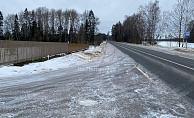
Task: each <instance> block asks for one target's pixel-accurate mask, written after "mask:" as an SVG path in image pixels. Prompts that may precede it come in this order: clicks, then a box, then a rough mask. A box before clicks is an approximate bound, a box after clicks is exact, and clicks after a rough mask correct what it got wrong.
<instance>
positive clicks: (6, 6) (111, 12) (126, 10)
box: [0, 0, 176, 33]
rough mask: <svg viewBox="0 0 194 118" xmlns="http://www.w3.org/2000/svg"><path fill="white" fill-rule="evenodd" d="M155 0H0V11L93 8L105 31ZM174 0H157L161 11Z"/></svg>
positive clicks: (81, 11)
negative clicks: (43, 8) (40, 8)
mask: <svg viewBox="0 0 194 118" xmlns="http://www.w3.org/2000/svg"><path fill="white" fill-rule="evenodd" d="M149 1H155V0H1V4H0V11H2V13H3V15H4V17H6V16H7V15H8V14H16V13H19V12H20V11H23V10H24V9H25V8H28V10H33V9H36V8H38V7H47V8H49V9H51V8H54V9H56V10H57V9H63V10H65V9H75V10H77V12H78V13H83V12H84V11H85V10H91V9H92V10H93V11H94V14H95V15H96V16H97V17H99V18H100V22H101V23H100V26H98V27H99V32H101V33H107V32H108V31H111V27H112V25H113V24H115V23H116V22H118V21H121V22H123V20H124V16H125V15H132V14H133V13H136V12H137V10H138V7H139V6H140V5H144V4H147V3H148V2H149ZM175 2H176V0H159V4H160V7H161V9H162V11H164V10H171V9H172V6H173V5H174V4H175Z"/></svg>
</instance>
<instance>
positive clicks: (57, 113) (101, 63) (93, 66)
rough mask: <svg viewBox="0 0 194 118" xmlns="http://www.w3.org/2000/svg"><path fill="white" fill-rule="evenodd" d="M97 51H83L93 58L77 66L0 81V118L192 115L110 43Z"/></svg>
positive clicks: (185, 117)
mask: <svg viewBox="0 0 194 118" xmlns="http://www.w3.org/2000/svg"><path fill="white" fill-rule="evenodd" d="M103 47H106V48H103ZM92 50H95V49H94V48H93V49H92ZM97 50H100V52H101V53H99V52H98V51H97V52H96V51H95V52H96V53H95V54H94V53H91V52H90V51H86V52H85V53H86V55H87V56H88V55H93V56H91V57H94V55H96V58H95V59H94V60H90V59H89V60H90V61H89V62H88V60H87V61H86V62H84V63H80V64H79V65H77V64H76V63H75V64H74V65H72V66H65V67H68V68H65V67H64V68H63V67H61V68H59V69H56V70H49V69H48V70H47V71H41V73H34V74H27V75H26V74H24V75H22V76H18V77H17V76H13V77H1V78H0V82H1V86H0V113H1V114H0V118H1V117H24V118H26V117H70V118H80V117H82V118H83V117H84V118H85V117H92V118H93V117H95V118H102V117H111V118H112V117H119V118H123V117H126V118H150V117H156V118H177V117H180V118H192V117H193V116H194V106H192V105H191V104H190V103H188V102H187V101H185V100H184V99H183V98H182V97H180V96H179V95H177V94H176V93H175V92H174V91H172V90H171V89H170V88H169V87H167V86H166V85H165V84H163V83H162V82H161V81H160V80H159V79H158V78H157V77H155V76H154V75H152V74H151V73H149V71H147V70H146V69H144V68H143V67H141V65H139V64H137V63H136V62H135V61H134V60H133V59H131V58H129V57H128V56H127V55H125V54H123V53H122V52H120V51H119V50H118V49H116V48H115V47H113V46H112V45H110V44H102V45H101V47H99V48H98V49H97ZM103 53H104V54H103ZM102 54H103V55H102ZM76 55H77V54H76ZM78 55H79V57H80V53H78ZM81 55H82V54H81ZM81 57H82V58H84V60H85V56H83V55H82V56H81ZM64 59H65V58H64ZM80 61H81V62H82V61H83V60H80ZM78 62H79V61H78ZM54 64H56V63H54ZM51 66H57V65H51ZM32 70H33V69H32ZM40 70H42V69H40ZM145 75H146V76H145ZM5 80H6V82H4V81H5ZM13 80H14V81H15V82H13ZM20 80H22V81H20ZM28 80H31V81H28ZM26 81H27V82H26ZM12 82H13V83H12Z"/></svg>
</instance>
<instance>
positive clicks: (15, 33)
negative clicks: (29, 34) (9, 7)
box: [13, 14, 20, 41]
mask: <svg viewBox="0 0 194 118" xmlns="http://www.w3.org/2000/svg"><path fill="white" fill-rule="evenodd" d="M13 38H14V39H15V40H17V41H19V38H20V28H19V22H18V15H17V14H16V15H15V20H14V29H13Z"/></svg>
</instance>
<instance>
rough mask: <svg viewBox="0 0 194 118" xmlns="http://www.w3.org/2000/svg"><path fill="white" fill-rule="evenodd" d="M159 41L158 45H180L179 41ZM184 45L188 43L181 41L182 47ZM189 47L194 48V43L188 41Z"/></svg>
mask: <svg viewBox="0 0 194 118" xmlns="http://www.w3.org/2000/svg"><path fill="white" fill-rule="evenodd" d="M157 43H158V45H160V46H164V47H178V46H179V42H175V41H158V42H157ZM182 45H183V47H184V48H185V47H186V43H182V42H181V47H182ZM187 47H188V48H194V43H187Z"/></svg>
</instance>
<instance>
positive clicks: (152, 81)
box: [135, 65, 157, 85]
mask: <svg viewBox="0 0 194 118" xmlns="http://www.w3.org/2000/svg"><path fill="white" fill-rule="evenodd" d="M135 68H137V70H139V71H140V72H141V73H142V74H143V75H144V76H145V77H147V78H148V80H150V82H151V83H153V84H154V85H157V83H156V82H155V81H154V80H152V79H151V78H150V77H149V76H148V75H147V74H146V73H144V72H143V70H141V69H140V68H139V67H137V66H136V65H135Z"/></svg>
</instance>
